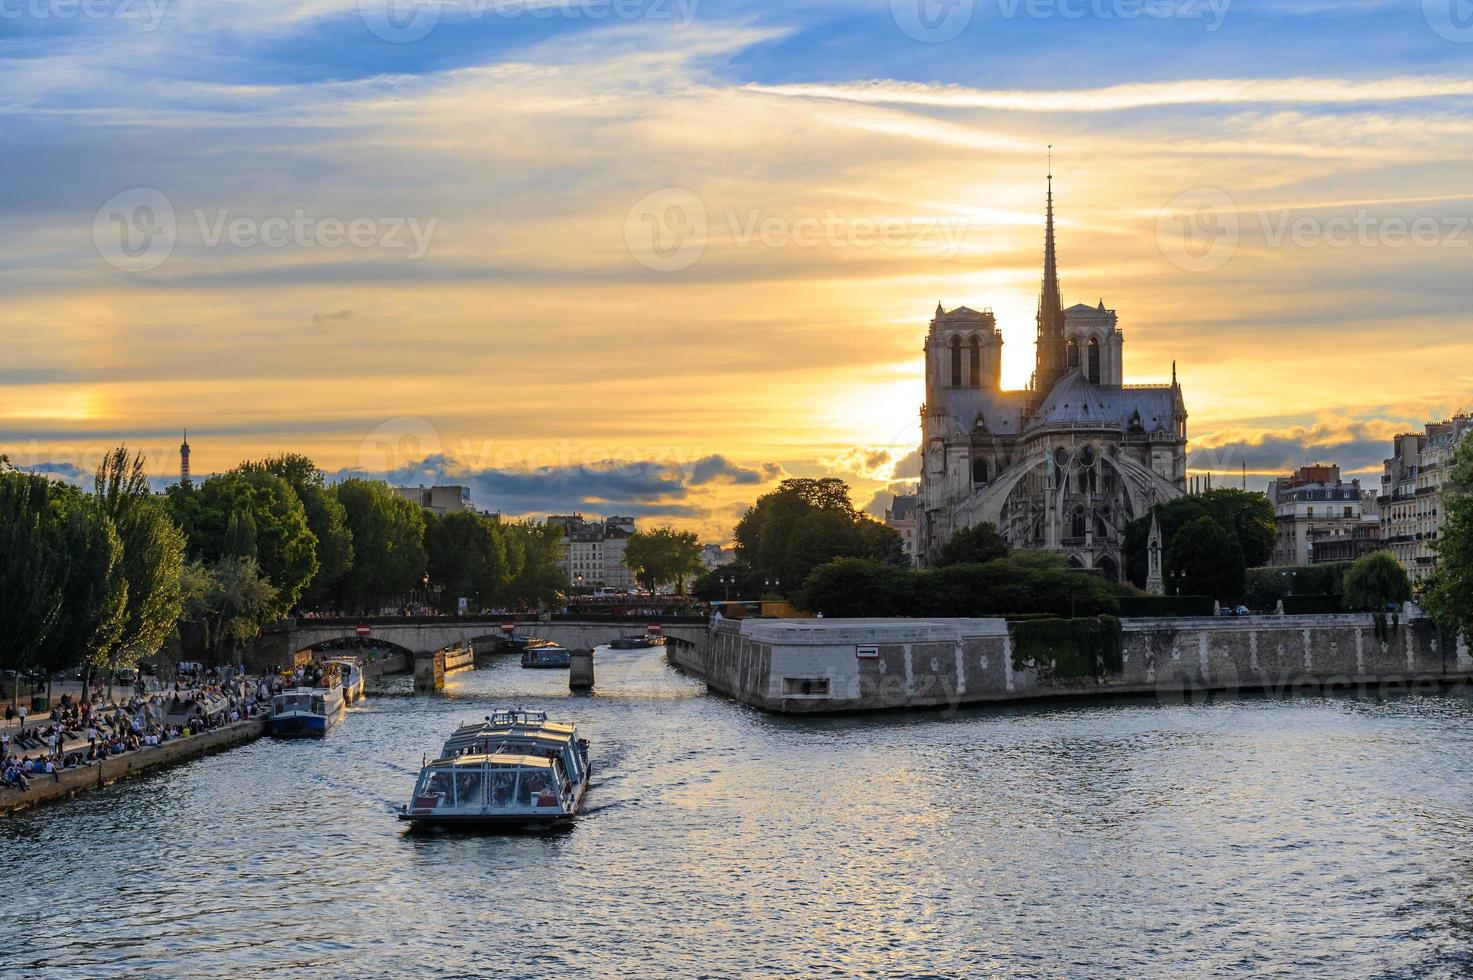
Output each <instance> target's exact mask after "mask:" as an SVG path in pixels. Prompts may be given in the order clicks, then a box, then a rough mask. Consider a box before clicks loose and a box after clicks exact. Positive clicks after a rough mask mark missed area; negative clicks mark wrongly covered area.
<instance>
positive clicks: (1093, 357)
mask: <svg viewBox="0 0 1473 980" xmlns="http://www.w3.org/2000/svg"><path fill="white" fill-rule="evenodd" d="M1089 380H1090V381H1092V382H1093V383H1095V384H1099V383H1100V342H1099V341H1098V340H1097V339H1095V338H1094V337H1091V338H1089Z"/></svg>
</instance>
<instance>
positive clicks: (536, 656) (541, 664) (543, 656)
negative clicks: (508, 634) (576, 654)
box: [522, 640, 573, 669]
mask: <svg viewBox="0 0 1473 980" xmlns="http://www.w3.org/2000/svg"><path fill="white" fill-rule="evenodd" d="M572 660H573V658H572V655H571V654H569V653H568V650H567V648H566V647H563V646H560V645H559V644H557V643H551V642H548V641H546V640H540V641H536V642H535V643H528V644H527V648H526V649H525V650H523V651H522V666H523V667H527V668H530V669H556V668H559V667H563V668H566V667H567V666H569V665H570V664H571V663H572Z"/></svg>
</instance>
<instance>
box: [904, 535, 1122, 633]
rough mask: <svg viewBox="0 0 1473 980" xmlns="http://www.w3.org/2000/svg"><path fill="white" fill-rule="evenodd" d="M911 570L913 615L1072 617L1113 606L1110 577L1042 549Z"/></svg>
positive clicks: (1110, 610)
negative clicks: (914, 582) (915, 581)
mask: <svg viewBox="0 0 1473 980" xmlns="http://www.w3.org/2000/svg"><path fill="white" fill-rule="evenodd" d="M913 574H914V575H915V576H916V579H917V583H916V588H915V596H916V598H915V610H916V611H915V615H919V616H1005V615H1013V614H1018V615H1023V614H1050V615H1055V616H1067V617H1073V616H1093V615H1098V614H1100V613H1114V612H1116V611H1117V610H1118V609H1119V600H1118V599H1117V598H1116V596H1115V591H1114V589H1112V588H1111V586H1110V583H1108V582H1106V581H1105V580H1104V579H1103V578H1102V577H1100V576H1099V575H1096V574H1094V573H1092V572H1087V571H1082V570H1080V569H1076V568H1071V567H1070V566H1069V563H1068V562H1067V561H1066V560H1065V559H1064V558H1062V557H1061V556H1059V555H1055V554H1050V553H1048V552H1043V551H1015V552H1013V553H1011V554H1010V555H1008V557H1006V558H1000V559H997V560H995V561H990V562H986V563H984V564H980V565H973V564H967V565H948V566H946V567H944V568H931V569H925V570H922V571H919V572H915V573H913Z"/></svg>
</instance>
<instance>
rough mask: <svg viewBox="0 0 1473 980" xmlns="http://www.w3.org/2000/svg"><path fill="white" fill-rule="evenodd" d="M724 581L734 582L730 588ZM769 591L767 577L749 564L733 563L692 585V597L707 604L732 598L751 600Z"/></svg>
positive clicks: (706, 575) (700, 577)
mask: <svg viewBox="0 0 1473 980" xmlns="http://www.w3.org/2000/svg"><path fill="white" fill-rule="evenodd" d="M722 579H731V580H734V581H733V582H732V584H731V585H730V586H726V585H723V584H722V581H721V580H722ZM766 591H768V588H767V585H766V581H765V576H763V574H762V573H761V572H759V571H757V570H756V569H755V568H753V567H752V566H751V565H749V564H748V563H747V562H744V561H733V562H728V563H727V564H725V565H721V566H719V567H717V568H713V569H711V570H710V571H708V572H705V573H703V574H702V575H700V576H699V577H698V578H697V579H696V580H695V582H694V583H693V584H692V585H691V595H693V596H695V597H696V598H698V599H704V600H705V601H707V602H714V601H716V600H718V599H727V598H730V599H731V600H733V601H736V600H739V599H744V600H751V599H756V598H757V597H759V596H761V595H762V593H764V592H766Z"/></svg>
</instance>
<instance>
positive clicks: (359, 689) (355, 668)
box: [323, 657, 363, 704]
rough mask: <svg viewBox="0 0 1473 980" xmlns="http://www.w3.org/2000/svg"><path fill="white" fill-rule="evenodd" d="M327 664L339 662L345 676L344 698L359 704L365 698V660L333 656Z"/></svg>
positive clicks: (339, 667) (349, 702)
mask: <svg viewBox="0 0 1473 980" xmlns="http://www.w3.org/2000/svg"><path fill="white" fill-rule="evenodd" d="M323 663H325V664H337V665H338V670H339V672H340V674H341V676H342V678H343V700H344V701H346V702H347V703H348V704H357V703H358V702H359V701H362V700H363V662H362V661H361V660H359V659H358V658H357V657H332V658H330V659H328V660H324V661H323Z"/></svg>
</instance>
